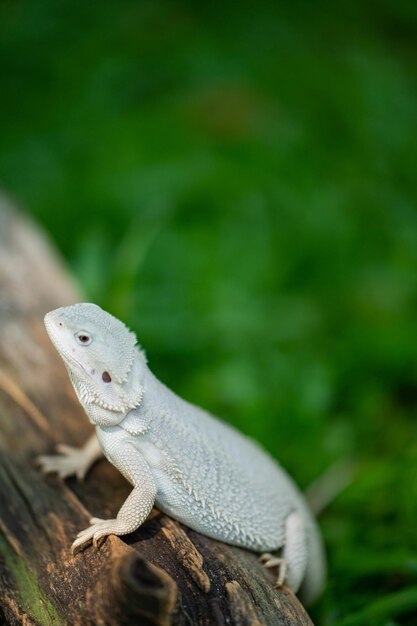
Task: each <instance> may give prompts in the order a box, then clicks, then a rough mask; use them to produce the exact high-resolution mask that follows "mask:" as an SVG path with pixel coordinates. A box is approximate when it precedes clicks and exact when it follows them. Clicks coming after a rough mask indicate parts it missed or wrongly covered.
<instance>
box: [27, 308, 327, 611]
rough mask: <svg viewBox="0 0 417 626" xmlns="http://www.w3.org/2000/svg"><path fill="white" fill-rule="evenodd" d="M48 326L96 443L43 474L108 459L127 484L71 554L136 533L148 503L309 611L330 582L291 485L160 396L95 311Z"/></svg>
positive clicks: (240, 441)
mask: <svg viewBox="0 0 417 626" xmlns="http://www.w3.org/2000/svg"><path fill="white" fill-rule="evenodd" d="M45 326H46V329H47V332H48V334H49V336H50V338H51V340H52V342H53V344H54V346H55V348H56V349H57V351H58V353H59V354H60V356H61V357H62V359H63V361H64V363H65V366H66V368H67V370H68V373H69V376H70V379H71V382H72V384H73V386H74V389H75V392H76V394H77V396H78V398H79V401H80V402H81V404H82V406H83V407H84V409H85V411H86V413H87V415H88V417H89V419H90V421H91V423H92V424H93V425H94V426H95V429H96V435H97V437H96V436H95V435H93V436H92V437H91V438H90V439H89V440H88V441H87V443H86V444H85V446H84V447H83V448H79V449H78V448H71V447H69V446H59V447H58V450H59V452H61V455H56V456H42V457H40V458H39V462H40V464H41V466H42V468H43V470H44V471H45V472H54V471H55V472H58V474H59V475H60V476H62V477H66V476H69V475H71V474H77V476H78V477H79V478H83V477H84V475H85V474H86V472H87V471H88V469H89V467H91V465H92V464H93V463H94V461H95V460H96V459H98V458H99V456H100V455H101V454H102V453H104V455H105V456H106V457H107V458H108V460H109V461H110V462H111V463H112V464H113V465H114V466H115V467H116V468H117V469H118V470H119V471H120V472H121V473H122V474H123V476H124V477H125V478H126V479H127V480H128V481H129V482H130V483H131V484H132V485H133V490H132V492H131V493H130V495H129V497H128V498H127V499H126V501H125V503H124V504H123V506H122V507H121V509H120V511H119V513H118V515H117V517H116V519H111V520H102V519H97V518H92V519H91V520H90V524H91V526H90V527H89V528H87V529H85V530H83V531H82V532H80V533H79V534H78V537H77V539H76V540H75V541H74V543H73V545H72V551H73V552H75V551H77V550H78V549H81V548H82V547H84V546H85V545H86V544H88V543H90V542H91V541H93V544H94V545H95V546H97V542H98V541H99V540H100V539H101V538H103V537H105V536H107V535H110V534H114V535H125V534H128V533H131V532H133V531H134V530H136V529H137V528H138V527H139V526H140V525H141V524H142V523H143V522H144V521H145V520H146V518H147V517H148V515H149V513H150V511H151V509H152V507H153V506H154V504H155V505H156V506H157V507H158V508H159V509H160V510H161V511H164V512H165V513H167V514H168V515H171V516H172V517H173V518H175V519H176V520H179V521H180V522H182V523H183V524H185V525H187V526H189V527H190V528H193V529H194V530H197V531H199V532H201V533H203V534H205V535H207V536H209V537H213V538H214V539H218V540H220V541H223V542H225V543H229V544H232V545H235V546H240V547H243V548H248V549H250V550H253V551H256V552H266V554H264V555H262V556H261V557H260V558H261V560H262V562H263V563H264V565H265V566H266V567H275V566H277V567H278V571H279V575H278V580H277V585H282V584H283V583H284V582H286V583H287V584H288V585H289V586H290V587H291V588H292V589H293V590H294V591H295V592H297V591H298V590H299V589H300V588H301V592H302V597H303V599H304V601H307V602H308V601H312V600H313V599H314V598H315V597H316V596H317V595H318V594H319V593H320V591H321V589H322V587H323V582H324V577H325V559H324V553H323V548H322V541H321V537H320V534H319V532H318V529H317V526H316V523H315V520H314V518H313V515H312V513H311V512H310V510H309V509H308V506H307V504H306V502H305V500H304V498H303V496H302V495H301V493H300V492H299V490H298V488H297V487H296V485H295V484H294V482H293V481H292V479H291V478H290V477H289V476H288V474H287V473H286V472H285V471H284V470H283V469H282V468H281V467H280V466H279V465H278V464H277V463H276V462H275V461H274V460H273V459H272V458H271V457H270V456H269V455H268V454H267V453H266V452H265V451H264V450H262V449H261V448H260V446H259V445H258V444H257V443H255V442H254V441H252V440H251V439H249V438H247V437H245V436H244V435H242V434H241V433H239V432H238V431H236V430H235V429H233V428H232V427H231V426H229V425H226V424H224V423H222V422H220V421H219V420H217V419H216V418H215V417H213V416H212V415H210V414H209V413H207V412H205V411H204V410H202V409H200V408H198V407H196V406H194V405H192V404H190V403H188V402H186V401H185V400H182V399H181V398H179V397H178V396H177V395H175V394H174V393H173V392H172V391H170V390H169V389H168V388H167V387H166V386H165V385H163V384H162V383H161V382H160V381H159V380H158V379H157V378H156V377H155V376H154V375H153V374H152V372H151V371H150V370H149V368H148V366H147V362H146V358H145V354H144V352H143V351H142V350H141V348H140V347H139V346H138V345H137V342H136V336H135V335H134V333H132V332H131V331H130V330H129V329H128V328H127V327H126V326H125V325H124V324H123V323H122V322H121V321H119V320H118V319H116V318H115V317H113V316H112V315H110V314H109V313H107V312H105V311H103V310H102V309H101V308H100V307H98V306H97V305H95V304H75V305H72V306H69V307H62V308H59V309H56V310H55V311H51V312H50V313H47V315H46V316H45ZM278 550H280V556H279V557H277V556H273V555H271V554H269V553H270V552H273V551H278Z"/></svg>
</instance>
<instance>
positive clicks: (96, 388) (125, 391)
mask: <svg viewBox="0 0 417 626" xmlns="http://www.w3.org/2000/svg"><path fill="white" fill-rule="evenodd" d="M45 327H46V330H47V332H48V335H49V337H50V339H51V341H52V343H53V344H54V346H55V348H56V350H57V352H58V353H59V355H60V356H61V358H62V360H63V361H64V363H65V366H66V368H67V370H68V372H69V375H70V378H71V380H72V382H73V384H74V387H75V390H76V391H77V393H78V395H79V397H80V399H81V400H82V401H83V402H84V403H93V404H96V405H99V406H101V407H102V408H104V409H107V410H111V411H115V412H126V411H127V410H129V409H130V408H134V407H135V406H138V404H139V403H140V400H141V396H142V388H141V387H140V389H139V388H137V387H138V385H135V381H132V380H131V379H132V378H133V376H130V374H131V371H132V368H133V365H134V362H135V359H136V357H137V355H138V354H141V353H139V350H138V349H137V348H136V336H135V334H134V333H132V332H131V331H130V330H129V329H128V328H127V326H125V325H124V324H123V323H122V322H121V321H120V320H118V319H117V318H116V317H113V315H110V313H107V312H106V311H103V309H101V308H100V307H99V306H97V305H96V304H89V303H80V304H74V305H72V306H67V307H61V308H59V309H55V310H54V311H50V312H49V313H47V314H46V315H45ZM142 357H143V355H142ZM143 360H144V359H143ZM135 378H136V377H135Z"/></svg>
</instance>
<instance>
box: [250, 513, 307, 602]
mask: <svg viewBox="0 0 417 626" xmlns="http://www.w3.org/2000/svg"><path fill="white" fill-rule="evenodd" d="M259 560H260V561H261V563H262V564H263V566H264V567H266V568H267V569H273V568H277V579H276V582H275V586H276V587H282V585H283V584H284V583H286V584H287V585H288V586H289V587H290V588H291V589H292V590H293V591H294V592H295V593H296V592H297V591H298V589H299V588H300V585H301V583H302V581H303V578H304V575H305V571H306V566H307V544H306V537H305V532H304V524H303V521H302V519H301V517H300V515H299V513H297V512H296V511H294V512H293V513H290V515H288V517H287V518H286V520H285V540H284V546H283V548H282V555H281V556H280V557H277V556H276V555H273V554H269V553H265V554H262V555H261V556H260V559H259Z"/></svg>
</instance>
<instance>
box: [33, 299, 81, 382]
mask: <svg viewBox="0 0 417 626" xmlns="http://www.w3.org/2000/svg"><path fill="white" fill-rule="evenodd" d="M60 310H61V309H56V310H55V311H50V312H49V313H47V314H46V315H45V318H44V323H45V328H46V332H47V333H48V335H49V338H50V340H51V341H52V343H53V345H54V346H55V348H56V350H57V352H58V354H59V355H60V356H61V358H62V360H63V361H64V363H65V365H66V366H67V367H69V368H70V369H71V368H72V367H76V368H77V369H79V370H80V371H81V372H82V373H83V374H84V375H85V376H87V377H89V378H91V376H90V372H89V371H88V370H87V369H86V368H85V367H84V365H83V364H82V363H80V361H78V359H77V358H76V357H75V356H74V354H72V352H71V351H70V350H69V349H68V347H67V346H66V345H65V341H64V338H63V336H62V332H63V331H65V329H66V326H65V323H64V321H61V320H60V316H59V312H60Z"/></svg>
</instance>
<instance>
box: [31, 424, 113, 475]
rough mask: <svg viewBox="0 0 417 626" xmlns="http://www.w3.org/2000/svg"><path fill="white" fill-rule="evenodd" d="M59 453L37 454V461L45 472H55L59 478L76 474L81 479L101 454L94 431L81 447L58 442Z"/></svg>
mask: <svg viewBox="0 0 417 626" xmlns="http://www.w3.org/2000/svg"><path fill="white" fill-rule="evenodd" d="M57 450H58V452H59V453H60V454H51V455H46V454H44V455H41V456H38V458H37V462H38V465H39V466H40V468H41V470H42V471H43V472H44V473H45V474H50V473H52V472H56V473H57V474H58V475H59V476H60V477H61V478H66V477H67V476H73V475H74V474H75V475H76V476H77V478H78V479H79V480H82V479H83V478H84V477H85V475H86V474H87V472H88V470H89V469H90V468H91V466H92V465H94V463H95V462H96V461H97V460H98V459H99V458H100V457H101V456H102V455H103V451H102V449H101V447H100V444H99V442H98V441H97V437H96V434H95V433H94V434H93V435H91V437H90V438H89V439H88V440H87V442H86V443H85V444H84V445H83V446H82V447H81V448H73V447H72V446H67V445H65V444H59V445H58V446H57Z"/></svg>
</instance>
